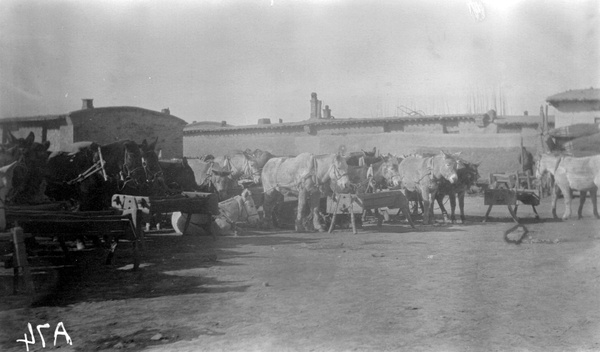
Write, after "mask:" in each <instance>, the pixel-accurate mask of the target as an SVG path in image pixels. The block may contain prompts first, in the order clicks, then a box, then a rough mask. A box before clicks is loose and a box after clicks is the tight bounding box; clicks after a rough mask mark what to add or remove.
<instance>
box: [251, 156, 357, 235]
mask: <svg viewBox="0 0 600 352" xmlns="http://www.w3.org/2000/svg"><path fill="white" fill-rule="evenodd" d="M347 173H348V165H347V164H346V160H345V159H344V158H343V157H342V156H340V155H338V154H328V155H317V156H315V155H312V154H310V153H303V154H300V155H298V156H296V157H293V158H285V157H277V158H272V159H270V160H269V161H267V163H266V164H265V166H264V167H263V170H262V177H261V180H262V185H263V189H264V192H265V200H264V203H263V209H264V213H265V224H266V226H267V227H271V226H272V225H273V224H272V215H273V208H275V207H276V206H277V203H278V202H279V201H280V200H281V199H283V196H282V193H286V194H287V193H289V194H292V195H296V196H297V197H298V209H297V215H296V222H295V228H296V231H298V232H300V231H304V230H305V227H304V222H303V210H304V207H305V205H306V204H307V203H308V199H309V198H310V209H311V213H312V220H313V226H314V228H316V229H319V231H325V226H324V225H322V224H321V223H320V221H319V203H320V199H321V196H322V195H323V193H325V194H327V193H331V192H332V191H335V192H338V191H344V190H345V189H346V188H347V187H348V186H349V179H348V174H347Z"/></svg>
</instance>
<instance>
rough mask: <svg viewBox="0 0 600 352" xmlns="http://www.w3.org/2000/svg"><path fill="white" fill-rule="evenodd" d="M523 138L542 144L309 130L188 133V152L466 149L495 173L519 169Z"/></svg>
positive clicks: (530, 146)
mask: <svg viewBox="0 0 600 352" xmlns="http://www.w3.org/2000/svg"><path fill="white" fill-rule="evenodd" d="M521 137H522V138H523V145H524V146H525V147H526V148H527V150H529V151H531V152H532V153H534V154H535V152H536V151H537V150H538V149H539V148H541V147H540V145H541V144H540V137H539V135H534V134H529V135H523V136H522V135H521V134H520V133H502V134H431V133H427V134H424V133H403V132H398V133H367V134H348V135H326V136H318V135H317V136H310V135H306V134H296V135H289V134H279V135H277V134H271V135H267V134H248V135H242V134H235V135H234V134H232V135H218V136H217V135H207V134H203V135H186V136H184V139H183V153H184V156H186V157H198V156H201V155H206V154H213V155H223V154H226V153H227V152H229V151H232V150H245V149H247V148H249V149H252V150H254V149H257V148H258V149H262V150H267V151H270V152H271V153H273V154H276V155H286V156H290V155H298V154H300V153H303V152H308V153H314V154H325V153H335V152H337V151H338V150H339V148H340V146H341V145H344V146H345V149H346V151H347V152H352V151H360V150H361V149H364V150H372V149H373V147H377V149H378V150H379V151H380V152H381V153H392V154H396V155H399V154H411V153H423V152H439V151H440V150H444V151H448V152H453V153H454V152H461V157H463V158H464V159H466V160H469V161H472V162H479V163H481V164H480V167H479V171H480V175H481V177H483V178H487V177H488V174H489V173H490V172H494V173H497V172H514V171H517V170H519V168H520V165H519V162H518V157H519V154H520V145H521Z"/></svg>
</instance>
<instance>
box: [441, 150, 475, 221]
mask: <svg viewBox="0 0 600 352" xmlns="http://www.w3.org/2000/svg"><path fill="white" fill-rule="evenodd" d="M458 164H459V165H458V168H457V170H456V175H457V176H458V178H457V180H456V182H455V183H454V184H452V183H450V182H449V181H448V180H446V179H442V180H441V181H440V184H439V187H438V192H437V194H436V196H435V199H436V200H437V203H438V205H439V207H440V210H441V212H442V215H443V216H444V222H448V212H447V211H446V208H445V207H444V197H446V196H448V199H450V221H451V222H452V223H454V222H456V216H455V209H456V198H457V196H458V207H459V209H460V222H461V223H464V222H465V221H466V218H465V193H466V192H467V191H468V190H470V189H471V187H472V186H473V185H475V183H476V182H477V180H478V179H479V172H478V170H477V168H478V166H479V165H478V164H474V163H470V162H467V161H464V160H459V161H458Z"/></svg>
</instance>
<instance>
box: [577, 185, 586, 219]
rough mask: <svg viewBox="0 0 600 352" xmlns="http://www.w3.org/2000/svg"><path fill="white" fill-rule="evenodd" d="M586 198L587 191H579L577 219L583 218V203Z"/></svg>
mask: <svg viewBox="0 0 600 352" xmlns="http://www.w3.org/2000/svg"><path fill="white" fill-rule="evenodd" d="M585 198H587V191H579V208H578V209H577V220H581V219H582V218H583V214H582V212H583V204H585Z"/></svg>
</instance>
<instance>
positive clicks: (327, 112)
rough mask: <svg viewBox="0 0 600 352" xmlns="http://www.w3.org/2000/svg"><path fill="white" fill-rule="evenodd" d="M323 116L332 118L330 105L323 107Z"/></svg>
mask: <svg viewBox="0 0 600 352" xmlns="http://www.w3.org/2000/svg"><path fill="white" fill-rule="evenodd" d="M323 118H324V119H330V118H331V109H330V108H329V105H325V109H323Z"/></svg>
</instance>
